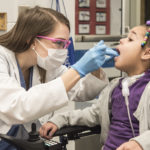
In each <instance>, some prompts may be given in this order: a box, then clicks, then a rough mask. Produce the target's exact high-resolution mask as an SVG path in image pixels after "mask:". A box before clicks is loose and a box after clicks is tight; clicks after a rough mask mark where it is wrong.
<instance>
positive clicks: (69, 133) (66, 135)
mask: <svg viewBox="0 0 150 150" xmlns="http://www.w3.org/2000/svg"><path fill="white" fill-rule="evenodd" d="M93 134H100V126H99V125H98V126H95V127H87V126H67V127H63V128H61V129H60V130H58V131H57V132H56V133H55V134H54V136H59V137H60V142H56V141H54V140H46V139H43V138H40V137H39V134H38V132H37V131H36V125H35V124H34V123H33V124H32V127H31V132H29V137H28V139H18V138H15V137H11V136H8V135H5V134H0V138H1V139H3V140H5V141H7V142H8V143H11V144H13V145H14V146H16V148H20V149H21V150H67V148H66V145H67V144H68V142H69V140H77V139H80V138H81V137H84V136H89V135H93Z"/></svg>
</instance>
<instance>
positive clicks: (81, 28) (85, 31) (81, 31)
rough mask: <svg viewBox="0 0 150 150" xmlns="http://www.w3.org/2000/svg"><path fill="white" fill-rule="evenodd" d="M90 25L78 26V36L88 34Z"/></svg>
mask: <svg viewBox="0 0 150 150" xmlns="http://www.w3.org/2000/svg"><path fill="white" fill-rule="evenodd" d="M89 33H90V25H89V24H79V34H89Z"/></svg>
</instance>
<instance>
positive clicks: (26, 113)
mask: <svg viewBox="0 0 150 150" xmlns="http://www.w3.org/2000/svg"><path fill="white" fill-rule="evenodd" d="M66 69H67V68H66V67H65V66H61V67H60V68H58V69H57V70H56V71H55V72H50V73H49V72H47V74H46V83H45V84H40V75H39V72H38V68H37V66H34V69H33V80H32V88H30V89H29V90H28V91H26V90H25V89H24V88H23V87H21V85H20V77H19V71H18V67H17V63H16V58H15V55H14V52H12V51H10V50H8V49H6V48H4V47H2V46H0V133H7V132H8V130H9V129H10V127H11V125H12V124H24V126H26V129H27V130H30V125H31V124H30V122H32V121H35V120H37V119H38V118H40V117H43V116H44V115H46V114H48V113H50V112H53V111H55V110H57V109H59V108H60V107H63V106H65V105H66V104H67V103H68V101H69V100H75V101H85V100H91V99H93V98H94V97H95V96H96V95H98V93H99V92H100V91H101V89H102V88H103V87H104V86H105V85H106V84H107V82H108V81H107V80H106V78H105V80H103V81H102V80H99V79H98V78H96V77H95V76H92V75H91V74H89V75H87V77H85V79H82V80H80V81H79V82H78V83H77V84H76V86H75V87H74V88H72V89H71V90H70V92H68V93H66V90H65V87H64V84H63V81H62V80H61V78H60V77H59V76H60V75H61V74H62V73H63V72H64V71H66ZM41 120H42V119H41Z"/></svg>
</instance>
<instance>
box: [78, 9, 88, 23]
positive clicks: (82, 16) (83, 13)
mask: <svg viewBox="0 0 150 150" xmlns="http://www.w3.org/2000/svg"><path fill="white" fill-rule="evenodd" d="M89 20H90V12H89V11H79V21H89Z"/></svg>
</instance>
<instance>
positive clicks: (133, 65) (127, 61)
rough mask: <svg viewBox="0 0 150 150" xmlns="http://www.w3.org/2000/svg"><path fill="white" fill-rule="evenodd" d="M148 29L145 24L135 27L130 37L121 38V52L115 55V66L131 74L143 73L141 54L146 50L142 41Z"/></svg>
mask: <svg viewBox="0 0 150 150" xmlns="http://www.w3.org/2000/svg"><path fill="white" fill-rule="evenodd" d="M145 33H146V29H145V28H144V27H143V26H137V27H134V28H133V29H132V30H130V32H129V34H128V37H127V38H123V39H121V40H120V44H119V45H118V46H117V50H118V52H119V53H120V55H119V56H118V57H115V67H116V68H118V69H120V70H122V71H124V72H126V73H127V74H128V75H129V76H130V75H136V74H139V73H141V72H140V71H141V65H142V60H141V55H142V53H143V51H144V49H142V47H141V42H142V41H143V39H144V35H145Z"/></svg>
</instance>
